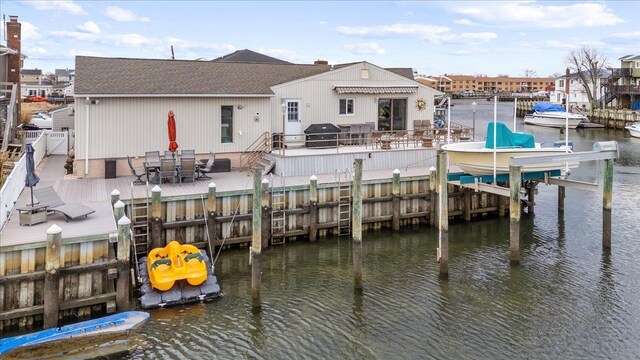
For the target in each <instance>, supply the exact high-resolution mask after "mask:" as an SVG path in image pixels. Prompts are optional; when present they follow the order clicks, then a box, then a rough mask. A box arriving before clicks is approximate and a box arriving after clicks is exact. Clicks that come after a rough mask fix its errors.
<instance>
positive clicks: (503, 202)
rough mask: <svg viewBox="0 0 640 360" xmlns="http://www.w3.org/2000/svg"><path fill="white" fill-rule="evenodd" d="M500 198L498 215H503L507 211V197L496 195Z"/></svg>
mask: <svg viewBox="0 0 640 360" xmlns="http://www.w3.org/2000/svg"><path fill="white" fill-rule="evenodd" d="M496 197H497V198H498V216H500V217H503V216H504V213H505V212H506V210H507V209H506V208H507V207H506V206H505V205H506V199H505V197H504V196H500V195H496Z"/></svg>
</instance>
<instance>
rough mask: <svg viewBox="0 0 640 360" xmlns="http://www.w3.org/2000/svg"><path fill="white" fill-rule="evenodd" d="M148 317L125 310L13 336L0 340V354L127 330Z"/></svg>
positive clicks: (142, 313)
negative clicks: (54, 342)
mask: <svg viewBox="0 0 640 360" xmlns="http://www.w3.org/2000/svg"><path fill="white" fill-rule="evenodd" d="M148 319H149V314H148V313H146V312H143V311H126V312H123V313H119V314H114V315H109V316H105V317H101V318H98V319H93V320H88V321H82V322H79V323H77V324H71V325H65V326H62V327H57V328H52V329H46V330H42V331H38V332H35V333H31V334H26V335H19V336H14V337H10V338H7V339H2V341H0V355H3V354H6V353H8V352H10V351H13V350H17V349H21V348H26V347H29V346H36V345H42V344H45V343H50V342H53V341H62V340H69V339H77V338H84V337H90V336H99V335H106V334H115V333H123V332H128V331H131V330H133V329H135V328H136V327H138V326H140V325H141V324H142V323H144V322H145V321H147V320H148ZM98 339H99V338H98Z"/></svg>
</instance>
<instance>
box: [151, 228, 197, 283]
mask: <svg viewBox="0 0 640 360" xmlns="http://www.w3.org/2000/svg"><path fill="white" fill-rule="evenodd" d="M147 270H148V271H149V280H150V281H151V286H153V287H154V288H155V289H158V290H160V291H167V290H169V289H171V287H172V286H173V284H174V283H175V282H176V281H177V280H182V279H186V280H187V282H188V283H189V284H190V285H193V286H198V285H200V284H202V283H203V282H204V281H205V280H207V266H206V264H205V262H204V259H203V258H202V254H201V253H200V250H198V248H197V247H195V246H193V245H188V244H184V245H180V243H179V242H177V241H175V240H174V241H172V242H170V243H169V244H167V246H165V247H163V248H157V249H153V250H151V252H150V253H149V256H148V257H147Z"/></svg>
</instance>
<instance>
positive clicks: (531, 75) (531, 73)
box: [522, 69, 538, 78]
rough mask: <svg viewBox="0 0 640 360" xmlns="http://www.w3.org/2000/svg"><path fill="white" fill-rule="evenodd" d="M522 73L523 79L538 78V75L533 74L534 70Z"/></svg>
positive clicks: (525, 70) (526, 70)
mask: <svg viewBox="0 0 640 360" xmlns="http://www.w3.org/2000/svg"><path fill="white" fill-rule="evenodd" d="M522 73H523V74H524V77H526V78H532V77H536V76H538V73H537V72H535V70H531V69H524V70H523V71H522Z"/></svg>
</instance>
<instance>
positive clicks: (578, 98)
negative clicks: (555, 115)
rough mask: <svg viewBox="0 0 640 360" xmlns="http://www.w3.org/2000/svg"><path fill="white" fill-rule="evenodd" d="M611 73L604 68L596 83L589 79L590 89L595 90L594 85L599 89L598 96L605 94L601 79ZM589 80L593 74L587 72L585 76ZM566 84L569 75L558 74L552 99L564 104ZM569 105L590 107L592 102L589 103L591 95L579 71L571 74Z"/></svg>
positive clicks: (554, 101)
mask: <svg viewBox="0 0 640 360" xmlns="http://www.w3.org/2000/svg"><path fill="white" fill-rule="evenodd" d="M610 75H611V72H609V71H607V70H602V71H601V72H600V76H598V79H597V80H596V82H595V84H594V83H593V82H592V81H589V84H588V85H589V89H590V90H591V91H593V89H594V87H595V89H597V90H596V91H597V98H598V99H600V98H601V97H602V96H603V92H602V88H601V87H600V83H601V79H602V78H607V77H609V76H610ZM585 77H586V79H587V80H589V79H590V78H591V76H590V75H589V74H588V73H587V75H586V76H585ZM566 85H567V77H566V75H562V76H558V77H556V79H555V90H554V91H553V92H552V93H551V96H550V100H551V102H553V103H556V104H564V103H565V102H566V97H567V96H566ZM568 85H569V106H570V107H574V106H575V107H579V108H585V109H590V108H591V104H590V103H589V97H588V96H587V90H586V88H585V86H584V84H583V83H582V81H581V80H580V77H579V76H578V74H577V73H572V74H570V75H569V84H568Z"/></svg>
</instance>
